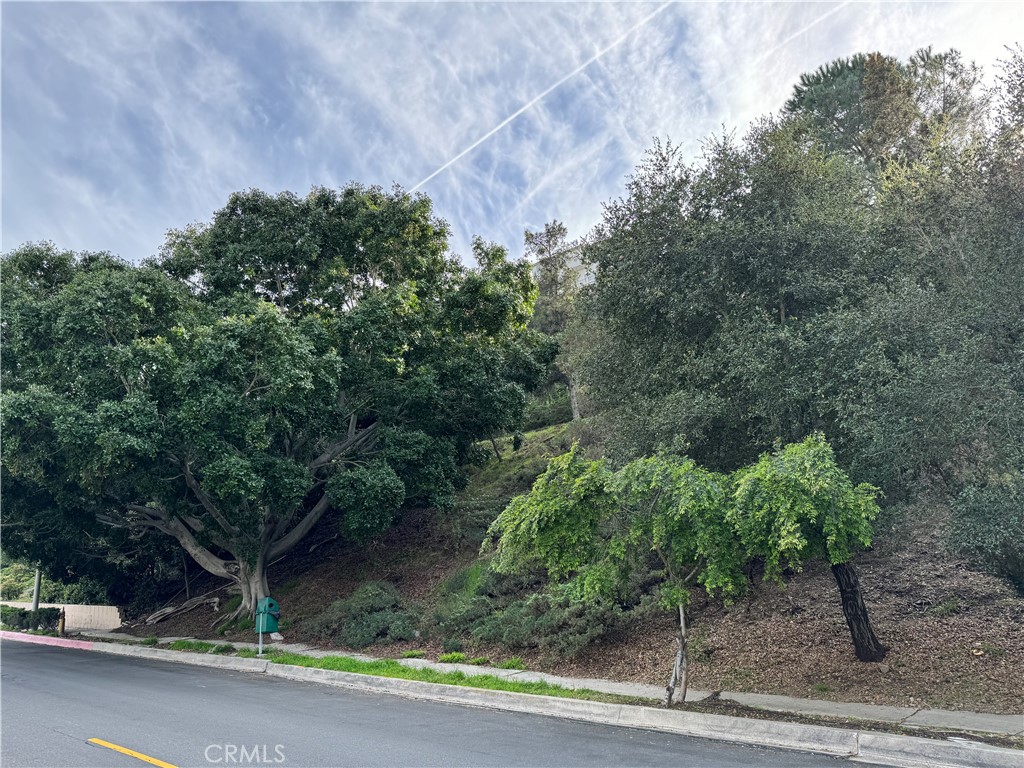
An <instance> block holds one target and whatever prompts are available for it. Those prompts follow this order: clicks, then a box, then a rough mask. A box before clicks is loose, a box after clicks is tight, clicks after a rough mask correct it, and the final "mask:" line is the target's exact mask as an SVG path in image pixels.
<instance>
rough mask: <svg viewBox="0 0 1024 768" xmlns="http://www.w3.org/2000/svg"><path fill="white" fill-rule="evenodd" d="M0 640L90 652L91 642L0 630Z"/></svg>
mask: <svg viewBox="0 0 1024 768" xmlns="http://www.w3.org/2000/svg"><path fill="white" fill-rule="evenodd" d="M0 639H3V640H16V641H17V642H19V643H37V644H39V645H56V646H59V647H61V648H81V649H82V650H83V651H91V650H92V645H93V644H92V641H91V640H69V639H68V638H66V637H50V636H49V635H26V634H24V633H23V632H5V631H3V630H0Z"/></svg>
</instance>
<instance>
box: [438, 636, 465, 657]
mask: <svg viewBox="0 0 1024 768" xmlns="http://www.w3.org/2000/svg"><path fill="white" fill-rule="evenodd" d="M441 650H442V651H444V652H445V653H458V652H459V651H461V650H462V642H461V641H459V640H456V639H455V638H454V637H450V638H448V639H447V640H445V641H444V642H443V643H441Z"/></svg>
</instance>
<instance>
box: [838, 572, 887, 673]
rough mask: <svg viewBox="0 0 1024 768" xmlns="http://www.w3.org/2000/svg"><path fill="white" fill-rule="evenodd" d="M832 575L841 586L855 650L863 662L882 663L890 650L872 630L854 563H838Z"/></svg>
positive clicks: (844, 608) (840, 591) (841, 594)
mask: <svg viewBox="0 0 1024 768" xmlns="http://www.w3.org/2000/svg"><path fill="white" fill-rule="evenodd" d="M832 575H833V576H835V577H836V584H838V585H839V595H840V596H841V597H842V601H843V614H844V615H845V616H846V624H847V626H849V628H850V638H851V639H852V640H853V649H854V652H855V653H856V654H857V658H858V659H860V660H861V661H881V660H882V659H884V658H885V654H886V651H888V650H889V649H888V648H886V647H885V646H884V645H882V643H881V642H879V640H878V638H877V637H876V636H875V631H874V630H873V629H872V628H871V620H870V619H869V618H868V609H867V608H866V607H865V605H864V598H863V596H862V595H861V593H860V580H859V579H858V578H857V570H856V569H855V568H854V567H853V564H852V563H837V564H836V565H833V566H832Z"/></svg>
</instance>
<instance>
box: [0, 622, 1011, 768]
mask: <svg viewBox="0 0 1024 768" xmlns="http://www.w3.org/2000/svg"><path fill="white" fill-rule="evenodd" d="M0 638H2V639H4V640H16V641H19V642H30V643H38V644H42V645H54V646H58V647H65V648H66V647H73V648H79V649H81V650H91V651H96V652H99V653H109V654H113V655H117V656H135V657H138V658H146V659H152V660H154V661H170V662H174V663H179V664H192V665H195V666H203V667H215V668H219V669H228V670H232V671H238V672H250V673H256V674H265V675H268V676H270V677H277V678H281V679H285V680H294V681H298V682H306V683H315V684H321V685H332V686H336V687H341V688H348V689H351V690H359V691H366V692H372V693H384V694H391V695H396V696H404V697H406V698H412V699H425V700H430V701H443V702H446V703H450V704H459V705H463V706H471V707H481V708H486V709H496V710H502V711H507V712H522V713H529V714H536V715H544V716H547V717H560V718H564V719H569V720H579V721H584V722H589V723H596V724H601V725H614V726H623V727H628V728H641V729H644V730H652V731H661V732H666V733H675V734H679V735H685V736H694V737H698V738H706V739H714V740H717V741H730V742H733V743H740V744H754V745H758V746H765V747H775V748H778V749H792V750H798V751H802V752H816V753H820V754H826V755H832V756H834V757H846V758H850V759H853V760H857V761H863V762H874V763H881V764H884V765H893V766H899V767H900V768H1021V765H1022V763H1024V753H1022V752H1021V751H1020V750H1016V749H1006V748H1003V747H992V746H989V745H987V744H979V743H977V742H971V741H966V740H963V741H939V740H937V739H924V738H918V737H914V736H900V735H894V734H886V733H873V732H871V731H860V730H847V729H843V728H832V727H828V726H822V725H802V724H799V723H788V722H780V721H774V720H757V719H749V718H742V717H730V716H727V715H710V714H704V713H700V712H685V711H679V710H667V709H659V708H654V707H643V706H634V705H627V704H605V703H603V702H596V701H585V700H579V699H562V698H557V697H552V696H538V695H534V694H523V693H511V692H508V691H489V690H485V689H480V688H461V687H459V686H450V685H442V684H439V683H426V682H421V681H419V680H401V679H396V678H387V677H375V676H372V675H361V674H355V673H352V672H336V671H334V670H328V669H319V668H316V667H297V666H291V665H287V664H274V663H272V662H269V661H267V660H265V659H239V658H236V657H224V656H212V655H204V654H194V653H187V652H181V651H168V650H162V649H158V648H148V647H139V646H130V645H118V644H115V643H101V642H91V643H89V642H83V641H68V640H63V639H62V638H52V637H44V636H34V635H21V634H20V633H13V632H0ZM30 638H31V639H30ZM68 643H75V645H68Z"/></svg>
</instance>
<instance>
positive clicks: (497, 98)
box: [0, 0, 1024, 261]
mask: <svg viewBox="0 0 1024 768" xmlns="http://www.w3.org/2000/svg"><path fill="white" fill-rule="evenodd" d="M1022 30H1024V3H1022V2H1019V1H1018V0H1014V1H1013V2H959V1H957V2H941V3H939V2H936V3H933V2H858V1H850V2H780V3H775V2H764V1H758V2H714V1H710V2H678V3H676V2H669V3H644V2H597V3H582V2H561V3H541V2H519V3H474V2H447V3H434V2H419V3H416V2H413V3H357V2H351V3H348V2H338V3H329V2H320V3H256V2H252V3H219V2H218V3H213V2H209V3H206V2H199V3H187V2H171V3H149V2H147V3H127V2H124V3H122V2H115V3H88V2H73V3H47V2H31V3H30V2H3V3H2V5H0V67H2V68H0V87H2V94H0V141H2V145H0V161H2V188H0V193H2V222H0V224H2V238H0V240H2V242H0V249H2V250H3V251H5V252H6V251H8V250H10V249H12V248H15V247H17V246H18V245H20V244H22V243H24V242H28V241H39V240H49V241H52V242H54V243H56V244H57V245H58V246H59V247H61V248H68V249H72V250H76V251H110V252H112V253H115V254H117V255H119V256H121V257H123V258H126V259H129V260H131V261H139V260H141V259H143V258H146V257H149V256H152V255H154V254H156V253H157V252H158V251H159V249H160V246H161V244H162V243H163V241H164V238H165V235H166V232H167V231H168V230H169V229H172V228H180V227H183V226H185V225H188V224H190V223H192V222H203V221H209V220H210V219H211V217H212V214H213V212H214V211H216V210H217V209H219V208H220V207H222V206H223V205H224V204H225V203H226V201H227V198H228V196H229V195H230V194H231V192H233V191H236V190H241V189H248V188H252V187H256V188H260V189H264V190H266V191H268V192H272V193H276V192H280V191H283V190H290V191H293V192H296V193H298V194H305V193H307V192H308V191H309V190H310V188H311V187H313V186H330V187H340V186H342V185H344V184H346V183H348V182H350V181H358V182H360V183H363V184H379V185H382V186H384V187H391V186H392V185H394V184H398V185H401V186H402V187H403V188H404V189H406V190H415V191H417V192H422V193H424V194H427V195H429V196H430V198H431V200H433V202H434V209H435V212H436V213H437V215H439V216H441V217H442V218H444V219H445V220H446V221H447V222H448V223H449V225H450V227H451V232H452V237H451V245H452V249H453V250H454V251H455V252H456V253H458V254H460V255H462V256H463V257H466V256H467V255H468V254H469V244H470V242H471V238H472V237H473V236H474V235H480V236H482V237H483V238H484V239H486V240H489V241H494V242H498V243H500V244H502V245H504V246H506V247H507V248H508V249H509V251H510V253H511V254H512V255H513V256H519V255H520V254H521V253H522V250H523V248H522V243H523V230H524V229H531V230H537V229H540V228H541V227H542V226H543V225H544V223H545V222H547V221H550V220H552V219H559V220H561V221H563V222H565V224H566V225H567V226H568V227H569V233H570V236H571V237H577V236H581V235H585V234H586V233H587V232H588V231H589V230H590V229H591V228H592V227H593V226H594V225H595V224H596V223H597V222H598V221H599V220H600V217H601V210H602V203H604V202H607V201H609V200H611V199H614V198H616V197H618V196H620V195H621V194H622V193H623V191H624V186H625V180H626V178H627V177H628V175H629V174H630V172H631V171H632V170H633V169H634V168H635V167H636V165H637V163H638V162H639V161H640V160H641V158H642V156H643V153H644V151H645V150H646V149H647V148H648V147H650V145H651V144H652V142H653V140H654V138H655V137H660V138H669V139H671V140H672V141H673V142H674V143H676V144H679V145H681V146H682V148H683V151H684V152H685V153H687V154H688V155H690V156H692V157H693V158H695V159H696V158H697V157H699V155H700V151H701V144H702V141H703V140H704V139H706V138H707V137H708V136H709V135H711V134H713V133H720V132H722V131H723V130H725V131H734V130H735V131H738V132H739V133H740V134H742V133H743V132H744V130H745V129H746V127H747V126H748V125H749V123H750V121H751V120H753V119H756V118H757V117H758V116H760V115H763V114H768V113H773V112H776V111H777V110H778V109H779V108H780V107H781V106H782V104H783V102H784V101H785V100H786V98H787V97H788V95H789V94H790V92H791V90H792V87H793V84H794V83H795V82H796V80H797V78H798V77H799V75H800V73H802V72H805V71H810V70H814V69H816V68H817V67H818V66H819V65H821V64H824V63H826V62H828V61H830V60H832V59H835V58H838V57H842V56H848V55H851V54H853V53H856V52H866V51H874V50H878V51H882V52H884V53H888V54H892V55H896V56H899V57H901V58H906V57H907V56H908V55H910V54H911V53H913V52H914V51H915V50H917V49H918V48H921V47H924V46H927V45H931V46H933V47H934V48H935V49H937V50H944V49H947V48H950V47H955V48H958V49H959V50H961V51H962V52H963V53H964V54H965V56H966V57H967V58H969V59H973V60H975V61H976V62H977V63H979V64H980V65H982V66H983V67H984V68H985V71H986V73H987V74H988V76H989V77H990V78H991V77H992V75H993V73H994V65H995V62H996V61H997V60H998V59H999V58H1001V57H1003V55H1004V54H1005V46H1007V45H1011V44H1013V43H1015V42H1017V41H1019V40H1020V39H1021V37H1022V34H1021V31H1022Z"/></svg>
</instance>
